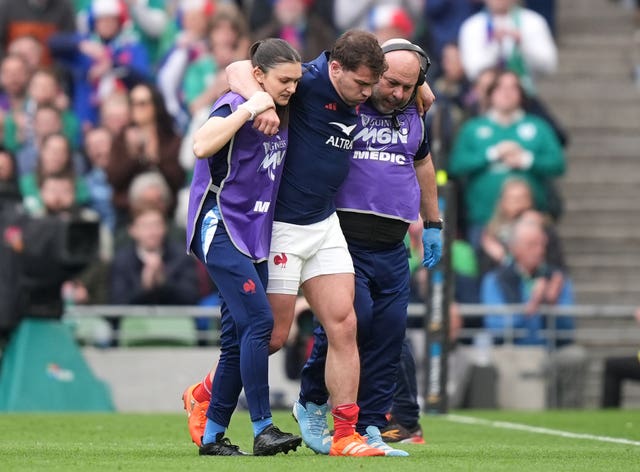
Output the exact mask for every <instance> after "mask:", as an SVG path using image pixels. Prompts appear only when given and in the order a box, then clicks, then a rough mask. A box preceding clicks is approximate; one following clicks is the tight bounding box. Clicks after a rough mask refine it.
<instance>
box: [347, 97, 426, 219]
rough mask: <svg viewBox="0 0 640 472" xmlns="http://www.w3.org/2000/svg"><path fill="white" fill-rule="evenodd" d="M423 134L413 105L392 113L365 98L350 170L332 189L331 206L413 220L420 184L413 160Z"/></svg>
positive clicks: (418, 200) (418, 204)
mask: <svg viewBox="0 0 640 472" xmlns="http://www.w3.org/2000/svg"><path fill="white" fill-rule="evenodd" d="M423 136H424V122H423V121H422V118H421V117H420V115H419V114H418V112H417V110H416V108H415V106H410V107H407V109H405V110H404V111H403V112H402V113H399V114H398V115H397V116H396V118H395V119H394V118H393V117H392V116H391V115H382V114H380V112H378V111H376V110H375V109H374V108H373V107H372V106H371V105H369V103H364V104H362V105H360V108H359V112H358V125H357V127H356V130H355V132H354V138H353V154H352V156H351V163H350V166H349V174H348V176H347V179H346V180H345V182H344V184H343V185H342V187H341V188H340V190H339V191H338V194H337V195H336V207H337V208H338V209H339V210H347V211H355V212H358V213H370V214H375V215H378V216H382V217H388V218H394V219H399V220H403V221H406V222H411V221H416V220H417V219H418V214H419V211H420V187H419V185H418V179H417V178H416V172H415V169H414V167H413V161H414V158H415V155H416V152H417V151H418V149H419V148H420V145H421V143H422V140H423Z"/></svg>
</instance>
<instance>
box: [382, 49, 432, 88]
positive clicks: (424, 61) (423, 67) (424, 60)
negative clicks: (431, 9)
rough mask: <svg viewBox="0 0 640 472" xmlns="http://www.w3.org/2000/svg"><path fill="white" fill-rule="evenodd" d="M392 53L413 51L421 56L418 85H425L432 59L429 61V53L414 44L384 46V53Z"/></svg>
mask: <svg viewBox="0 0 640 472" xmlns="http://www.w3.org/2000/svg"><path fill="white" fill-rule="evenodd" d="M391 51H413V52H415V53H417V54H418V56H420V77H418V83H417V85H418V87H419V86H420V85H422V84H424V82H425V80H426V78H427V71H428V70H429V67H430V66H431V59H429V56H428V55H427V53H426V52H424V49H422V48H421V47H420V46H416V45H415V44H413V43H393V44H387V45H386V46H382V52H383V53H384V54H386V53H388V52H391Z"/></svg>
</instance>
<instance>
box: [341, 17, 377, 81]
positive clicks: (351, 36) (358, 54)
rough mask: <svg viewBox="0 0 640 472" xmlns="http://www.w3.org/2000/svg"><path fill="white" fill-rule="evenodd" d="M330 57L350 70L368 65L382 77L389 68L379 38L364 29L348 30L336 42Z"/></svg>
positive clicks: (375, 73) (374, 72)
mask: <svg viewBox="0 0 640 472" xmlns="http://www.w3.org/2000/svg"><path fill="white" fill-rule="evenodd" d="M329 59H330V60H332V61H337V62H339V63H340V65H341V66H342V67H343V68H344V69H345V70H348V71H355V70H357V69H358V68H359V67H360V66H365V67H368V68H369V69H370V70H371V72H372V73H373V74H374V75H375V76H377V77H380V76H381V75H382V74H383V73H384V71H386V70H387V62H386V61H385V59H384V53H383V52H382V48H381V47H380V44H379V43H378V40H377V38H376V37H375V36H374V35H373V34H372V33H370V32H368V31H364V30H357V29H353V30H348V31H346V32H345V33H343V34H342V35H341V36H340V37H339V38H338V39H337V40H336V42H335V44H334V46H333V49H332V50H331V53H330V54H329Z"/></svg>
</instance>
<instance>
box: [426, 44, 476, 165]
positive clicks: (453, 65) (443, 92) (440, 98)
mask: <svg viewBox="0 0 640 472" xmlns="http://www.w3.org/2000/svg"><path fill="white" fill-rule="evenodd" d="M441 70H442V73H441V75H440V77H439V78H438V79H437V80H436V81H435V82H434V84H433V89H434V93H435V95H436V97H437V100H436V102H435V103H434V104H433V106H432V107H431V108H430V109H429V114H428V115H427V117H428V121H427V123H428V126H429V137H430V139H431V152H432V154H433V156H434V158H435V159H436V163H437V167H438V168H446V167H447V165H446V164H447V159H448V158H449V154H450V152H451V147H452V146H453V141H454V139H455V136H456V135H457V133H458V129H459V128H460V126H461V125H462V122H463V121H464V119H465V118H466V109H465V96H466V94H467V93H468V90H469V82H468V81H467V79H466V77H465V75H464V70H463V69H462V62H460V51H459V50H458V46H456V45H455V44H453V43H449V44H447V45H446V46H444V49H443V50H442V63H441Z"/></svg>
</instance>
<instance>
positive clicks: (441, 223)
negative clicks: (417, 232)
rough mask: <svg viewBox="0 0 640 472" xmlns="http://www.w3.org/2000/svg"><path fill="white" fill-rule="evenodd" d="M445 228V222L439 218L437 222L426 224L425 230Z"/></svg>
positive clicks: (426, 222) (427, 222)
mask: <svg viewBox="0 0 640 472" xmlns="http://www.w3.org/2000/svg"><path fill="white" fill-rule="evenodd" d="M443 227H444V221H442V218H438V220H437V221H425V222H424V229H429V228H436V229H442V228H443Z"/></svg>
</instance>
